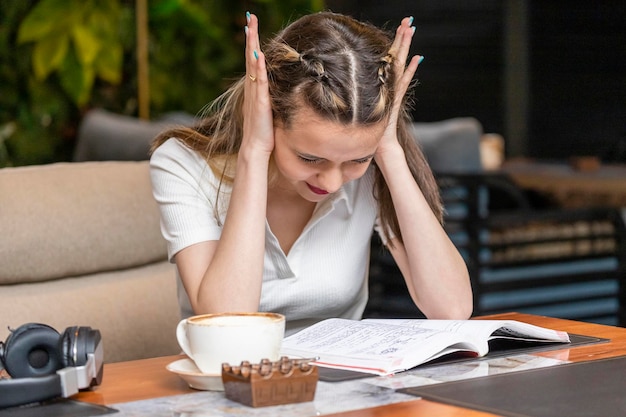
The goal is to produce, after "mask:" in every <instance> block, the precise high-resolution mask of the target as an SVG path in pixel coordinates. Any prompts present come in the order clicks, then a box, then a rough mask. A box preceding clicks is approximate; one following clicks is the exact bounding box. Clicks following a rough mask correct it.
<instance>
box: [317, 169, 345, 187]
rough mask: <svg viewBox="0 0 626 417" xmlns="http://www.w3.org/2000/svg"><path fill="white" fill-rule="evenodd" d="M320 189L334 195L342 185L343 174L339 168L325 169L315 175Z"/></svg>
mask: <svg viewBox="0 0 626 417" xmlns="http://www.w3.org/2000/svg"><path fill="white" fill-rule="evenodd" d="M317 180H318V184H319V187H320V188H323V189H324V190H326V191H328V192H329V193H334V192H336V191H337V190H339V188H341V186H342V185H343V172H342V171H341V169H339V168H333V169H327V170H324V171H322V172H320V173H319V174H317Z"/></svg>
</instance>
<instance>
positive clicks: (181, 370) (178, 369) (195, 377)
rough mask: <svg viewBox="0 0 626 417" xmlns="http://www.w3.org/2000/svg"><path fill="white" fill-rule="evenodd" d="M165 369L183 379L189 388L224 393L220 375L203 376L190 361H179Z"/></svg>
mask: <svg viewBox="0 0 626 417" xmlns="http://www.w3.org/2000/svg"><path fill="white" fill-rule="evenodd" d="M165 368H166V369H167V370H168V371H170V372H174V373H175V374H177V375H178V376H180V377H181V378H182V379H184V380H185V382H187V383H188V384H189V386H190V387H191V388H194V389H198V390H204V391H224V384H222V374H203V373H202V372H200V370H199V369H198V367H197V366H196V364H195V363H194V362H193V361H192V360H191V359H179V360H177V361H174V362H172V363H170V364H169V365H167V366H166V367H165Z"/></svg>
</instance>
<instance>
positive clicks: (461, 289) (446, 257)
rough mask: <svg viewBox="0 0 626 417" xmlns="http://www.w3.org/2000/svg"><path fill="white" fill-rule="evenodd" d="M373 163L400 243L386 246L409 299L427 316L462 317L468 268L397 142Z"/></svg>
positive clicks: (468, 307)
mask: <svg viewBox="0 0 626 417" xmlns="http://www.w3.org/2000/svg"><path fill="white" fill-rule="evenodd" d="M376 162H377V164H378V167H379V168H380V170H381V172H382V173H383V176H384V177H385V181H386V182H387V185H388V187H389V189H390V192H391V196H392V199H393V203H394V206H395V210H396V215H397V217H398V222H399V225H400V230H401V232H402V239H403V244H399V241H397V240H396V242H398V245H397V248H396V249H391V248H390V250H391V252H392V254H393V255H394V258H395V259H396V261H397V263H398V266H399V267H400V269H401V271H402V273H403V275H404V277H405V280H406V282H407V286H408V288H409V291H410V293H411V296H412V298H413V300H414V301H415V302H416V304H417V305H418V307H419V308H420V309H421V310H422V312H423V313H424V314H425V315H426V316H427V317H429V318H467V317H469V316H470V315H471V311H472V292H471V285H470V282H469V277H468V272H467V267H466V265H465V262H464V260H463V258H462V257H461V255H460V254H459V252H458V250H457V249H456V247H455V246H454V245H453V243H452V242H451V241H450V239H449V237H448V235H447V234H446V232H445V230H444V229H443V227H442V226H441V224H440V223H439V221H438V220H437V218H436V217H435V215H434V214H433V212H432V210H431V209H430V206H429V205H428V202H427V201H426V199H425V198H424V195H423V194H422V192H421V190H420V188H419V186H418V184H417V183H416V182H415V180H414V178H413V176H412V174H411V172H410V170H409V167H408V165H407V163H406V159H405V156H404V151H403V150H402V148H401V147H400V146H399V145H398V146H397V147H396V148H393V149H387V150H386V152H385V153H383V154H381V155H378V156H377V159H376Z"/></svg>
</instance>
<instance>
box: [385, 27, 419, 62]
mask: <svg viewBox="0 0 626 417" xmlns="http://www.w3.org/2000/svg"><path fill="white" fill-rule="evenodd" d="M412 24H413V17H405V18H404V19H402V22H400V26H398V29H396V36H395V38H394V40H393V43H392V44H391V49H390V50H389V53H390V54H392V55H393V57H394V58H395V61H396V62H397V63H398V65H399V66H400V67H401V68H404V65H405V64H406V60H407V56H408V55H409V49H410V47H411V40H412V38H413V33H414V32H415V26H412Z"/></svg>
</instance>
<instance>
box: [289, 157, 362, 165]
mask: <svg viewBox="0 0 626 417" xmlns="http://www.w3.org/2000/svg"><path fill="white" fill-rule="evenodd" d="M373 157H374V156H373V155H369V156H366V157H365V158H359V159H353V160H352V161H348V162H352V163H355V164H367V163H368V162H370V161H371V160H372V158H373ZM298 158H299V159H300V160H301V161H303V162H306V163H307V164H320V163H322V162H324V161H325V159H323V158H317V157H315V156H309V155H298Z"/></svg>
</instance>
